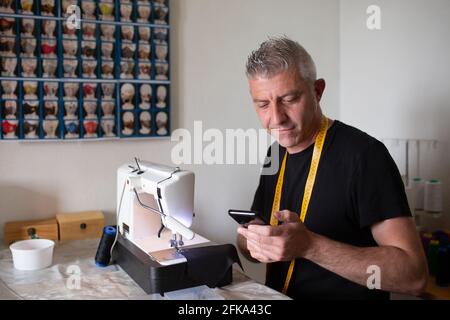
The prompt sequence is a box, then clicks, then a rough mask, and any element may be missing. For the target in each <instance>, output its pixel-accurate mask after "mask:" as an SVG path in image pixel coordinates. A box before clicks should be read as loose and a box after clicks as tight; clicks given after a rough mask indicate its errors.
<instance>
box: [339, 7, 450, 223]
mask: <svg viewBox="0 0 450 320" xmlns="http://www.w3.org/2000/svg"><path fill="white" fill-rule="evenodd" d="M371 4H377V5H378V6H380V7H381V13H382V28H381V30H379V31H370V30H368V29H367V28H366V18H367V15H366V14H365V12H366V8H367V7H368V6H369V5H371ZM340 9H341V10H340V14H341V18H340V29H341V30H340V35H341V42H340V47H341V51H340V52H341V53H340V58H341V60H340V69H341V72H340V85H341V95H340V98H341V101H340V118H341V119H342V120H343V121H344V122H347V123H349V124H351V125H355V126H357V127H359V128H361V129H363V130H364V131H366V132H368V133H369V134H372V135H374V136H375V137H377V138H379V139H382V138H407V139H432V140H438V141H439V143H438V144H437V145H436V146H433V145H432V144H429V143H422V144H421V156H420V168H421V169H420V175H421V176H422V177H423V178H425V179H431V178H437V179H440V180H442V181H443V183H444V195H445V202H444V204H445V207H444V209H445V210H446V219H447V224H448V222H449V221H450V188H448V185H449V183H450V166H449V164H450V156H449V153H448V147H449V144H448V142H449V137H450V126H449V125H448V124H449V120H450V90H449V82H448V77H449V74H450V63H449V58H448V57H449V52H450V41H449V40H448V39H449V38H448V30H450V2H449V1H448V0H433V1H426V0H395V1H393V0H378V1H376V2H374V1H372V0H344V1H341V8H340ZM387 145H388V147H389V148H390V149H391V151H392V153H393V154H397V155H398V157H395V158H396V161H397V163H398V165H399V167H400V170H401V171H402V173H404V172H405V169H404V167H403V164H404V161H403V160H404V159H403V157H404V152H403V156H402V152H397V151H398V150H395V149H399V148H402V145H401V143H400V144H399V146H397V147H396V144H395V142H394V143H392V142H388V143H387ZM415 151H416V149H415V145H413V146H412V150H411V159H410V161H411V162H412V166H411V174H412V176H415V175H417V170H416V154H415ZM448 225H450V224H448Z"/></svg>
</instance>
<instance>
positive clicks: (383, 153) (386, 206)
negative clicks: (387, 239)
mask: <svg viewBox="0 0 450 320" xmlns="http://www.w3.org/2000/svg"><path fill="white" fill-rule="evenodd" d="M353 179H354V180H353V183H352V198H353V204H354V208H355V210H356V214H357V219H358V221H359V224H360V227H361V228H364V227H370V226H371V225H373V224H375V223H377V222H380V221H383V220H387V219H391V218H395V217H402V216H411V211H410V209H409V205H408V200H407V198H406V193H405V187H404V184H403V180H402V178H401V176H400V172H399V170H398V168H397V165H396V164H395V162H394V160H393V159H392V157H391V155H390V154H389V151H388V150H387V149H386V147H385V146H384V144H383V143H381V142H379V141H377V140H374V141H373V142H372V143H371V144H370V146H369V147H368V149H367V150H366V151H364V152H363V153H362V154H361V156H360V158H359V160H358V161H357V168H356V171H355V175H354V178H353Z"/></svg>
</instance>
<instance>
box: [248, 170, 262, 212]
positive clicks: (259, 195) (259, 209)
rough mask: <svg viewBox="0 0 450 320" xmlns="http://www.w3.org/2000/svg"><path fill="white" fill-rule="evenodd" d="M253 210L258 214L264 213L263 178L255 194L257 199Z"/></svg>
mask: <svg viewBox="0 0 450 320" xmlns="http://www.w3.org/2000/svg"><path fill="white" fill-rule="evenodd" d="M251 210H253V211H257V212H261V213H263V212H264V186H263V176H260V178H259V184H258V188H257V189H256V192H255V197H254V198H253V203H252V206H251Z"/></svg>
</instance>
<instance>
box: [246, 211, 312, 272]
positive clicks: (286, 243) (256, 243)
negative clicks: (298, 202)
mask: <svg viewBox="0 0 450 320" xmlns="http://www.w3.org/2000/svg"><path fill="white" fill-rule="evenodd" d="M275 217H276V218H277V220H278V221H280V223H281V224H280V225H278V226H261V225H249V226H248V228H247V229H246V228H238V233H239V234H240V235H242V236H244V237H245V238H246V239H247V249H248V250H249V251H250V254H251V256H252V257H253V258H254V259H256V260H259V261H261V262H265V263H270V262H276V261H290V260H292V259H295V258H299V257H303V256H304V255H305V254H306V252H307V250H308V249H309V248H310V246H311V232H310V231H308V229H306V227H305V226H304V225H303V223H302V222H301V221H300V219H299V217H298V215H297V214H296V213H294V212H291V211H288V210H283V211H279V212H275Z"/></svg>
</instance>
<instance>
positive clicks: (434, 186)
mask: <svg viewBox="0 0 450 320" xmlns="http://www.w3.org/2000/svg"><path fill="white" fill-rule="evenodd" d="M424 209H425V211H427V212H432V213H439V212H442V183H441V182H440V181H439V180H429V181H427V182H426V183H425V197H424Z"/></svg>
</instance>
